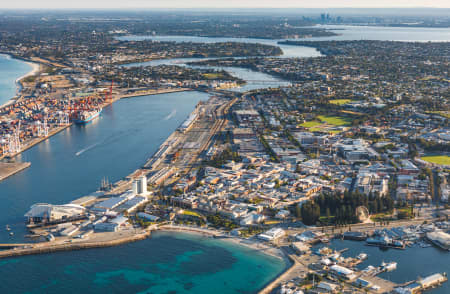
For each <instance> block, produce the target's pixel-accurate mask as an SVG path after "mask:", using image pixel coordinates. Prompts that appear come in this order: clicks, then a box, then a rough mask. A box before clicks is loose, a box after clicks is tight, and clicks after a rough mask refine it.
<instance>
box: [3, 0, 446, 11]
mask: <svg viewBox="0 0 450 294" xmlns="http://www.w3.org/2000/svg"><path fill="white" fill-rule="evenodd" d="M419 7H427V8H450V3H449V2H448V1H445V0H434V1H424V0H396V1H388V0H379V1H373V0H364V1H357V0H347V1H344V2H341V3H336V1H333V0H319V1H314V2H310V1H304V0H301V1H292V0H281V1H273V0H261V1H255V0H246V1H238V0H230V1H222V0H216V1H206V0H195V1H184V0H171V1H164V2H161V1H157V0H150V1H144V0H130V1H126V2H123V1H118V0H112V1H106V0H96V1H88V0H80V1H76V2H70V3H63V2H61V1H55V0H42V1H39V2H36V1H32V0H22V1H19V2H5V3H2V4H0V9H40V8H42V9H46V8H54V9H65V8H66V9H67V8H68V9H71V8H88V9H89V8H92V9H97V8H109V9H114V8H150V9H151V8H171V9H172V8H419Z"/></svg>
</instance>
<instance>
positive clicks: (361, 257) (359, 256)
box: [356, 253, 367, 260]
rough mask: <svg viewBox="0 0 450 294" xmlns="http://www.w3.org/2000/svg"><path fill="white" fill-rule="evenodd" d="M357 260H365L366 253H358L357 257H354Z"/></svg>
mask: <svg viewBox="0 0 450 294" xmlns="http://www.w3.org/2000/svg"><path fill="white" fill-rule="evenodd" d="M356 258H357V259H359V260H365V259H367V254H366V253H360V254H358V256H356Z"/></svg>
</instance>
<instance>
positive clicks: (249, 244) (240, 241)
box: [158, 225, 288, 261]
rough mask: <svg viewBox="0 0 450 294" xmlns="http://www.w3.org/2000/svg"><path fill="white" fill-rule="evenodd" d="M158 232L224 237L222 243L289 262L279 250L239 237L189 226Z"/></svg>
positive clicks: (164, 229) (162, 229)
mask: <svg viewBox="0 0 450 294" xmlns="http://www.w3.org/2000/svg"><path fill="white" fill-rule="evenodd" d="M158 230H159V231H163V232H164V231H167V232H169V231H170V232H183V233H190V234H197V235H203V236H216V237H222V238H220V240H221V241H224V242H232V243H234V244H237V245H240V246H245V247H248V248H251V249H253V250H257V251H259V252H261V253H264V254H267V255H270V256H273V257H276V258H280V259H283V260H285V261H287V260H288V259H287V258H286V256H285V254H284V253H283V252H282V251H281V250H280V249H278V248H275V247H272V246H269V245H266V244H264V243H262V242H259V241H255V240H249V239H242V238H239V237H233V236H229V235H225V234H224V233H223V232H221V231H217V230H211V229H202V228H194V227H187V226H172V225H165V226H161V227H159V229H158Z"/></svg>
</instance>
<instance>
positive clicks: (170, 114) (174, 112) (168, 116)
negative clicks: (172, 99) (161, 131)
mask: <svg viewBox="0 0 450 294" xmlns="http://www.w3.org/2000/svg"><path fill="white" fill-rule="evenodd" d="M175 114H177V110H176V109H174V110H172V112H170V113H169V114H168V115H167V116H166V117H165V118H164V120H169V119H171V118H172V117H174V116H175Z"/></svg>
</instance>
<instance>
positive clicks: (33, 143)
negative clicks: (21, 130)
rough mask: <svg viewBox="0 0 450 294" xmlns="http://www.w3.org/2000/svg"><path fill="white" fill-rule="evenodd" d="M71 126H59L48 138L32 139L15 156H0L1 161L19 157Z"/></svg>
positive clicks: (51, 131) (50, 132)
mask: <svg viewBox="0 0 450 294" xmlns="http://www.w3.org/2000/svg"><path fill="white" fill-rule="evenodd" d="M71 125H72V123H70V124H67V125H63V126H59V127H57V128H54V129H52V130H50V131H49V133H48V136H45V137H40V138H34V139H31V140H29V141H28V142H26V143H25V144H24V146H23V147H22V148H21V149H20V151H19V152H17V153H14V154H11V155H8V156H0V159H2V158H4V157H8V158H13V157H15V156H17V155H19V154H20V153H22V152H24V151H25V150H28V149H30V148H31V147H33V146H35V145H37V144H39V143H41V142H42V141H45V140H47V139H48V138H50V137H51V136H54V135H56V134H57V133H59V132H61V131H63V130H65V129H67V128H68V127H70V126H71Z"/></svg>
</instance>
